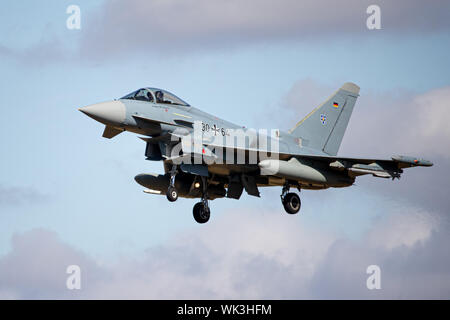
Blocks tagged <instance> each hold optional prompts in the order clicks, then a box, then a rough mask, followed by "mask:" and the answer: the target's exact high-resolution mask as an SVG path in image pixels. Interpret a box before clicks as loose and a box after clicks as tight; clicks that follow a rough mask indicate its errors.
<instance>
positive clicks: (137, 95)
mask: <svg viewBox="0 0 450 320" xmlns="http://www.w3.org/2000/svg"><path fill="white" fill-rule="evenodd" d="M120 99H128V100H140V101H147V102H152V103H166V104H176V105H180V106H186V107H189V104H188V103H187V102H185V101H183V100H181V99H180V98H178V97H177V96H176V95H174V94H172V93H170V92H169V91H166V90H162V89H158V88H142V89H139V90H136V91H134V92H132V93H130V94H127V95H126V96H124V97H122V98H120Z"/></svg>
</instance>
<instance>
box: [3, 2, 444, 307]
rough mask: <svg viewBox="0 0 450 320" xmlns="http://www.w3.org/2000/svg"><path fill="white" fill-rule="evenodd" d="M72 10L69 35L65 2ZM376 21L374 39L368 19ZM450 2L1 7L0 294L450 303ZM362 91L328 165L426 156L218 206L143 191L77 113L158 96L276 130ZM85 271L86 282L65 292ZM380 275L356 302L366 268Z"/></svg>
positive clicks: (140, 160)
mask: <svg viewBox="0 0 450 320" xmlns="http://www.w3.org/2000/svg"><path fill="white" fill-rule="evenodd" d="M71 4H76V5H78V6H79V7H80V9H81V29H80V30H69V29H68V28H67V27H66V20H67V18H68V17H69V14H67V13H66V9H67V7H68V6H69V5H71ZM371 4H377V5H379V7H380V9H381V29H380V30H368V29H367V27H366V19H367V18H368V16H369V15H368V14H367V13H366V9H367V7H368V6H369V5H371ZM449 9H450V3H449V2H448V1H433V2H432V3H425V2H423V1H416V0H412V1H406V0H404V1H375V2H374V1H365V0H362V1H361V0H346V1H344V2H342V3H341V4H340V6H339V7H336V2H335V1H329V0H322V1H312V0H311V1H310V0H307V1H294V0H283V1H276V2H275V1H268V0H263V1H256V0H248V1H238V0H228V1H207V0H187V1H186V0H184V1H181V0H166V1H161V0H157V1H144V0H135V1H116V0H113V1H92V0H91V1H75V2H73V1H58V2H56V1H50V0H48V1H39V2H31V1H14V2H11V1H10V2H9V3H7V4H4V5H3V9H2V10H1V13H0V70H1V73H2V77H1V78H0V92H1V96H2V103H1V111H2V119H4V121H3V123H2V126H1V127H0V130H1V135H0V141H1V146H2V156H1V157H0V170H1V174H0V298H9V299H23V298H28V299H29V298H31V299H35V298H36V299H42V298H63V299H78V298H172V299H176V298H190V299H196V298H206V299H214V298H251V299H258V298H289V299H302V298H306V299H316V298H322V299H336V298H343V299H348V298H364V299H379V298H388V299H397V298H399V299H409V298H440V299H448V298H450V250H449V249H448V248H447V244H448V243H450V219H449V214H450V197H449V190H450V189H449V187H450V182H449V175H450V171H449V169H448V168H449V165H450V126H449V125H448V120H449V119H448V111H447V110H448V109H449V108H450V75H449V72H448V70H449V69H450V59H448V52H449V51H450V13H449V12H450V10H449ZM347 81H352V82H355V83H357V84H358V85H359V86H360V87H361V92H360V98H359V99H358V102H357V105H356V108H355V111H354V113H353V116H352V119H351V121H350V125H349V127H348V130H347V133H346V136H345V138H344V141H343V144H342V146H341V149H340V151H339V155H342V156H359V157H382V158H389V157H390V156H392V155H396V154H405V155H413V156H419V157H424V158H427V159H430V160H432V161H433V162H434V163H435V165H434V166H433V167H432V168H416V169H410V170H406V172H405V173H404V175H403V177H402V179H401V180H400V181H398V180H396V181H390V180H384V179H376V178H372V177H362V178H360V179H358V180H357V183H356V185H355V186H353V187H351V188H346V189H336V190H324V191H302V211H301V213H300V214H298V215H294V216H289V215H287V214H285V213H284V210H283V208H282V206H281V204H280V201H279V194H280V191H281V190H279V189H270V190H269V189H266V190H262V197H261V198H254V197H249V196H247V195H243V197H242V198H241V200H240V201H236V200H225V199H218V200H215V201H214V202H212V204H211V205H212V210H213V211H212V217H211V220H210V221H209V223H208V224H206V225H197V224H196V223H195V221H194V220H193V218H192V213H191V207H192V206H193V204H194V203H195V201H194V200H187V199H179V200H178V201H177V202H175V203H168V202H167V200H166V199H165V197H157V196H150V195H146V194H144V193H143V192H142V188H141V187H140V186H139V185H137V184H136V183H135V182H134V179H133V177H134V176H135V175H136V174H138V173H144V172H155V173H161V172H162V171H163V168H162V164H161V163H152V162H149V161H145V160H144V144H143V142H142V141H140V140H139V139H137V137H136V136H135V135H133V134H122V135H120V136H118V137H116V138H115V139H112V140H106V139H103V138H102V137H101V133H102V130H103V128H102V126H101V125H100V124H99V123H96V122H95V121H93V120H91V119H89V118H87V117H86V116H84V115H83V114H81V113H80V112H78V111H77V108H78V107H80V106H84V105H88V104H92V103H96V102H100V101H105V100H109V99H113V98H118V97H121V96H123V95H125V94H127V93H129V92H131V91H133V90H135V89H137V88H140V87H143V86H155V87H162V88H165V89H167V90H169V91H172V92H174V93H175V94H177V95H178V96H180V97H181V98H183V99H184V100H186V101H188V102H189V103H190V104H192V105H195V106H196V107H199V108H201V109H204V110H206V111H207V112H210V113H213V114H216V115H217V116H219V117H222V118H225V119H227V120H230V121H232V122H235V123H238V124H242V125H245V126H247V127H253V128H274V127H275V128H280V129H283V130H285V129H289V128H291V127H292V126H294V125H295V123H296V122H297V121H298V120H300V119H301V118H303V116H305V115H306V114H307V113H308V112H309V111H311V110H312V109H313V108H314V107H315V106H317V104H319V103H321V102H322V101H323V100H324V99H325V98H327V97H328V96H329V95H330V94H331V92H333V91H334V90H336V89H337V88H338V87H340V86H341V85H342V84H343V83H344V82H347ZM68 265H79V266H80V268H81V275H82V277H81V280H82V288H81V290H68V289H67V288H66V279H67V277H68V275H67V274H66V268H67V266H68ZM369 265H378V266H379V267H380V268H381V289H380V290H368V289H367V287H366V280H367V277H368V274H366V269H367V267H368V266H369Z"/></svg>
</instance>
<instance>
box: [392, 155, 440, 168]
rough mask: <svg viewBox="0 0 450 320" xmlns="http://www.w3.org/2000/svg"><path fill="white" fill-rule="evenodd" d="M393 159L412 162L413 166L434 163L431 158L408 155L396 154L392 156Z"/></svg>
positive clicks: (427, 165)
mask: <svg viewBox="0 0 450 320" xmlns="http://www.w3.org/2000/svg"><path fill="white" fill-rule="evenodd" d="M392 160H394V161H397V162H402V163H406V164H410V165H412V166H420V167H431V166H432V165H433V162H431V161H429V160H425V159H419V158H414V157H408V156H394V157H392Z"/></svg>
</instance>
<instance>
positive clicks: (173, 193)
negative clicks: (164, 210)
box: [166, 187, 178, 202]
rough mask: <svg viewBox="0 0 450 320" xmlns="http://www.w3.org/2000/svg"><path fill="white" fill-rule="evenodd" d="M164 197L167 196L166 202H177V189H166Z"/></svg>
mask: <svg viewBox="0 0 450 320" xmlns="http://www.w3.org/2000/svg"><path fill="white" fill-rule="evenodd" d="M166 196H167V200H169V201H170V202H174V201H177V199H178V191H177V189H175V188H174V187H169V188H167V193H166Z"/></svg>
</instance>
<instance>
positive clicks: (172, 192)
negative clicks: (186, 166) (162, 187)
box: [166, 165, 178, 202]
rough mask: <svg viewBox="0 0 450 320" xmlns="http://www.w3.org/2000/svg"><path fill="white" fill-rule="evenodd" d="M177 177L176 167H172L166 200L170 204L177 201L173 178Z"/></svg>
mask: <svg viewBox="0 0 450 320" xmlns="http://www.w3.org/2000/svg"><path fill="white" fill-rule="evenodd" d="M176 175H177V166H176V165H173V166H172V169H171V170H170V184H169V187H168V188H167V193H166V196H167V200H169V201H170V202H174V201H177V199H178V191H177V189H176V188H175V176H176Z"/></svg>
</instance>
